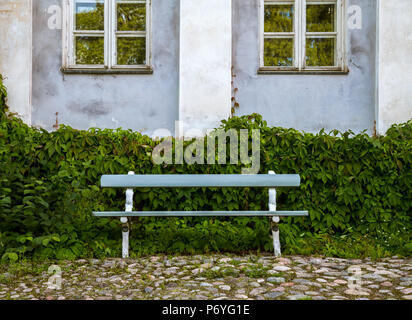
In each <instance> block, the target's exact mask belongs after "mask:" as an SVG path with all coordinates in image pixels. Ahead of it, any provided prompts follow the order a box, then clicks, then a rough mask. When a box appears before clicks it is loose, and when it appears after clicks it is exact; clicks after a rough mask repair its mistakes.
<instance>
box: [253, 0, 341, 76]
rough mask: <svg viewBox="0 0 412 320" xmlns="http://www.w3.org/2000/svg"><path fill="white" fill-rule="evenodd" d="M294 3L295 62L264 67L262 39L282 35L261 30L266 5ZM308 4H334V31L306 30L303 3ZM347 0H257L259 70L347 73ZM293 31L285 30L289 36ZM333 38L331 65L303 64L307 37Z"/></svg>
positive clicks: (262, 28) (304, 6)
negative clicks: (332, 63) (334, 41)
mask: <svg viewBox="0 0 412 320" xmlns="http://www.w3.org/2000/svg"><path fill="white" fill-rule="evenodd" d="M270 4H273V5H288V4H293V5H294V12H295V14H294V23H293V25H294V31H293V32H292V33H293V34H294V50H293V51H294V64H293V66H265V65H264V40H265V39H266V38H270V37H275V38H281V37H282V33H268V32H265V30H264V23H265V21H264V19H265V13H264V10H265V5H270ZM307 4H335V6H336V18H335V24H336V31H335V32H307V31H306V5H307ZM346 11H347V10H346V0H260V1H259V70H258V72H259V73H270V72H275V73H278V72H279V73H283V72H286V73H325V72H326V73H330V72H332V73H333V72H338V73H342V72H343V73H347V72H348V66H347V54H346V20H347V19H346ZM292 33H285V34H288V35H289V36H290V35H291V34H292ZM307 36H309V37H310V36H312V37H315V38H322V37H325V38H330V37H336V45H335V60H336V63H335V65H334V66H307V65H306V38H307Z"/></svg>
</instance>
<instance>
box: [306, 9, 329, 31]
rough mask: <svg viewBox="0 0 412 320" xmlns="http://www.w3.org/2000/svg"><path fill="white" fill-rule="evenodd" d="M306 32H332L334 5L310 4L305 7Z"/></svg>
mask: <svg viewBox="0 0 412 320" xmlns="http://www.w3.org/2000/svg"><path fill="white" fill-rule="evenodd" d="M306 30H307V32H334V31H335V5H334V4H310V5H307V6H306Z"/></svg>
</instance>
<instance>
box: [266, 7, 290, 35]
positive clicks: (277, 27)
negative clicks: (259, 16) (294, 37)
mask: <svg viewBox="0 0 412 320" xmlns="http://www.w3.org/2000/svg"><path fill="white" fill-rule="evenodd" d="M293 16H294V10H293V6H292V5H266V6H265V32H293Z"/></svg>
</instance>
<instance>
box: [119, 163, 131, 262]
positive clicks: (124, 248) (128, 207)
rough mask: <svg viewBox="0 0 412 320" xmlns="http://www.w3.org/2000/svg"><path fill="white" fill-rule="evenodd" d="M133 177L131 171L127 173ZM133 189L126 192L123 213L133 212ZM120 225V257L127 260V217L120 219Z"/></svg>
mask: <svg viewBox="0 0 412 320" xmlns="http://www.w3.org/2000/svg"><path fill="white" fill-rule="evenodd" d="M128 174H129V175H134V172H133V171H130V172H129V173H128ZM133 194H134V192H133V189H127V190H126V208H125V212H132V211H133ZM120 222H121V223H122V257H123V259H126V258H129V219H128V218H127V217H121V218H120Z"/></svg>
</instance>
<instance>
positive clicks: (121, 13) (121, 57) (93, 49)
mask: <svg viewBox="0 0 412 320" xmlns="http://www.w3.org/2000/svg"><path fill="white" fill-rule="evenodd" d="M117 10H118V11H117V30H118V31H145V30H146V5H145V4H125V3H121V4H117ZM76 30H82V31H83V30H84V31H95V30H104V5H103V4H102V3H97V4H95V8H94V10H90V11H87V12H79V13H77V14H76ZM113 41H114V39H113ZM75 46H76V64H100V65H101V64H104V37H103V36H101V37H90V36H77V37H75ZM145 63H146V38H145V37H118V38H117V64H118V65H140V64H145Z"/></svg>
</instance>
